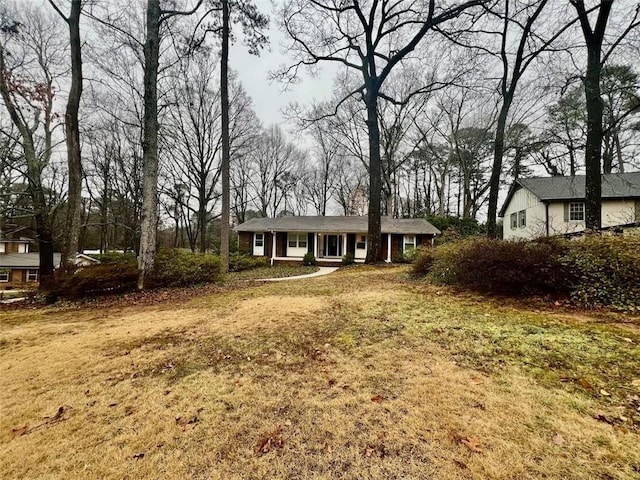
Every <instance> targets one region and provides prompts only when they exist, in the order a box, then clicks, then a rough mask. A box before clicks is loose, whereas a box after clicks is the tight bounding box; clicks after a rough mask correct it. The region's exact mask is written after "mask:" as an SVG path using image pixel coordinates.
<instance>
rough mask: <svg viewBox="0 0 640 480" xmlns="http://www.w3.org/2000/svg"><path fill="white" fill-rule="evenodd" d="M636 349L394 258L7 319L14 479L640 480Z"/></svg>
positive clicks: (613, 334) (7, 429)
mask: <svg viewBox="0 0 640 480" xmlns="http://www.w3.org/2000/svg"><path fill="white" fill-rule="evenodd" d="M590 319H591V320H590ZM618 320H619V319H618ZM618 320H616V322H617V321H618ZM639 343H640V335H638V333H637V332H634V331H632V330H629V329H626V330H623V329H621V328H619V327H618V326H617V325H615V324H608V323H606V322H604V321H603V320H602V318H600V319H596V318H592V317H590V316H589V315H586V314H584V313H583V314H581V315H580V317H579V319H578V320H575V319H572V317H571V315H569V314H567V312H564V311H561V312H559V313H556V312H555V311H554V310H553V309H552V308H549V309H546V310H544V311H540V310H539V309H537V310H531V309H528V308H527V309H523V308H520V307H518V306H517V305H513V304H512V305H507V306H501V305H498V304H497V303H496V301H494V300H486V299H482V298H480V297H474V296H462V297H460V296H456V295H455V294H453V293H451V292H449V291H446V290H442V289H434V288H432V287H429V286H428V285H424V284H420V283H416V282H412V281H410V280H409V279H408V278H407V277H406V276H405V273H404V270H403V269H397V268H393V269H389V268H384V269H377V270H376V269H370V268H367V267H363V268H360V267H359V268H353V269H347V270H345V271H341V272H337V273H335V274H332V275H330V276H327V277H319V278H316V279H309V280H304V281H296V282H286V283H277V284H276V283H274V284H268V285H261V286H246V287H243V288H239V289H237V290H234V291H227V292H220V293H218V294H215V295H205V296H201V297H197V298H192V299H185V300H180V301H174V302H168V303H167V302H165V303H161V304H158V305H137V306H126V305H122V306H119V307H115V306H114V307H112V308H108V309H103V310H98V309H95V308H93V309H92V308H89V307H87V308H84V307H83V308H81V309H77V308H69V307H65V308H50V309H43V310H33V311H19V310H16V311H7V312H0V411H1V412H2V416H1V417H0V478H52V479H53V478H60V479H62V478H64V479H67V478H85V479H97V478H118V479H119V478H130V479H139V478H202V479H205V478H206V479H226V480H229V479H262V478H276V479H285V478H287V479H289V478H290V479H311V478H316V479H322V478H335V479H365V478H367V479H395V478H398V479H399V478H405V479H406V478H409V479H431V478H434V479H466V478H477V479H515V478H517V479H540V478H549V479H558V478H569V479H585V478H594V479H598V478H599V479H626V478H629V479H631V478H638V476H639V475H640V453H639V449H638V444H639V443H640V442H639V441H640V433H639V431H638V425H639V423H640V412H634V409H635V408H636V407H640V404H639V405H637V406H636V405H635V404H633V400H629V399H630V398H631V399H633V396H634V395H640V372H639V371H638V364H639V363H638V360H639V358H638V357H639V349H638V344H639ZM581 382H582V383H581ZM585 382H586V383H585ZM602 391H604V392H605V393H606V394H608V395H605V394H603V393H602ZM629 402H631V403H629ZM60 407H62V409H60ZM598 415H600V417H598V418H599V419H600V420H598V419H596V418H594V416H596V417H597V416H598ZM46 417H49V418H46ZM603 420H604V421H603ZM607 422H608V423H607Z"/></svg>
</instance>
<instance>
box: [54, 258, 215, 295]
mask: <svg viewBox="0 0 640 480" xmlns="http://www.w3.org/2000/svg"><path fill="white" fill-rule="evenodd" d="M104 260H105V263H102V264H100V265H92V266H88V267H83V268H79V269H77V270H75V271H74V272H63V271H57V272H56V274H55V277H54V281H53V282H51V283H50V284H48V285H46V287H45V291H46V293H47V294H48V295H51V296H57V297H62V298H68V299H78V298H83V297H95V296H99V295H109V294H118V293H126V292H133V291H135V290H136V284H137V279H138V267H137V264H136V261H135V257H132V256H114V257H113V258H106V259H104ZM221 272H222V268H221V265H220V260H219V258H218V257H216V256H214V255H201V254H195V253H189V252H185V251H182V250H163V251H160V252H158V254H157V255H156V263H155V266H154V269H153V271H152V272H151V273H149V275H148V276H147V278H146V281H145V287H146V288H149V289H154V288H162V287H185V286H189V285H197V284H204V283H210V282H217V281H219V280H220V278H221Z"/></svg>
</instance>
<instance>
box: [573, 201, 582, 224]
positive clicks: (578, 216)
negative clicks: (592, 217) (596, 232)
mask: <svg viewBox="0 0 640 480" xmlns="http://www.w3.org/2000/svg"><path fill="white" fill-rule="evenodd" d="M569 220H570V221H572V222H582V221H584V203H583V202H571V203H569Z"/></svg>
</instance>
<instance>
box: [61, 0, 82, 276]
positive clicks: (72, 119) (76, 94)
mask: <svg viewBox="0 0 640 480" xmlns="http://www.w3.org/2000/svg"><path fill="white" fill-rule="evenodd" d="M80 11H81V0H72V2H71V13H70V14H69V18H68V19H67V23H68V25H69V37H70V40H71V89H70V90H69V99H68V100H67V111H66V114H65V118H64V121H65V129H66V142H67V164H68V169H69V192H68V194H67V198H68V200H67V219H66V227H67V231H66V241H65V244H64V249H63V252H62V261H61V265H62V267H63V268H67V267H71V266H73V265H74V260H75V255H76V253H78V241H79V236H80V220H81V211H82V158H81V154H80V128H79V125H78V112H79V110H80V97H81V96H82V46H81V43H80Z"/></svg>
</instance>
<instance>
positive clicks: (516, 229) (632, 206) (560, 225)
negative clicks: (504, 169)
mask: <svg viewBox="0 0 640 480" xmlns="http://www.w3.org/2000/svg"><path fill="white" fill-rule="evenodd" d="M584 198H585V176H584V175H575V176H572V177H546V178H519V179H517V180H516V181H515V182H514V183H513V185H512V186H511V189H510V190H509V194H508V195H507V198H506V200H505V202H504V205H503V207H502V209H501V210H500V214H499V216H500V217H503V218H504V225H503V231H504V235H503V236H504V238H505V239H506V240H518V239H532V238H536V237H541V236H550V235H566V234H572V233H578V232H581V231H584V229H585V223H584ZM639 222H640V172H633V173H609V174H606V175H602V227H603V228H609V227H617V226H633V225H637V224H638V223H639Z"/></svg>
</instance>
